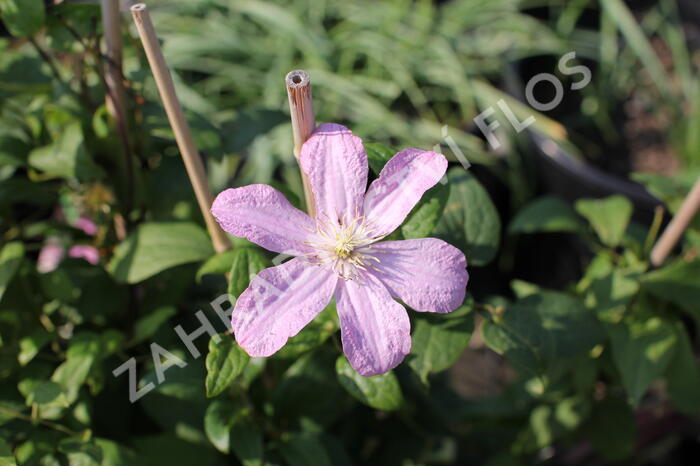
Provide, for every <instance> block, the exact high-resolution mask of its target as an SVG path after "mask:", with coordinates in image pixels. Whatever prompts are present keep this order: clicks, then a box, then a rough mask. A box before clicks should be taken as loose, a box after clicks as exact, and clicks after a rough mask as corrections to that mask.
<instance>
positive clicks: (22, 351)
mask: <svg viewBox="0 0 700 466" xmlns="http://www.w3.org/2000/svg"><path fill="white" fill-rule="evenodd" d="M51 338H52V334H50V333H49V332H47V331H46V330H45V329H44V328H43V327H40V328H37V329H36V330H34V331H33V332H32V333H30V334H29V335H27V336H26V337H23V338H22V339H21V340H20V341H19V354H18V355H17V360H18V361H19V363H20V365H22V366H26V365H27V364H28V363H29V361H31V360H32V359H34V356H36V355H37V353H38V352H39V350H41V348H42V347H43V346H44V345H46V344H47V343H48V342H49V341H51Z"/></svg>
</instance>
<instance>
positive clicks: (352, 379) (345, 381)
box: [335, 356, 403, 411]
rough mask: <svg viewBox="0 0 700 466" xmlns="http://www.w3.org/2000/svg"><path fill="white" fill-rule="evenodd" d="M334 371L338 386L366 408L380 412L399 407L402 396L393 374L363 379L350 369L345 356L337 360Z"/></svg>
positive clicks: (388, 373)
mask: <svg viewBox="0 0 700 466" xmlns="http://www.w3.org/2000/svg"><path fill="white" fill-rule="evenodd" d="M335 370H336V373H337V375H338V381H339V382H340V385H342V386H343V388H344V389H345V390H347V391H348V393H350V394H351V395H352V396H353V397H355V398H356V399H357V400H359V401H360V402H362V403H364V404H366V405H367V406H369V407H371V408H374V409H379V410H382V411H395V410H397V409H399V408H400V407H401V404H402V403H403V395H402V394H401V387H400V386H399V381H398V380H397V379H396V376H395V375H394V373H393V372H391V371H390V372H387V373H386V374H381V375H374V376H372V377H364V376H361V375H360V374H358V373H357V372H356V371H355V369H353V368H352V366H351V365H350V363H349V362H348V360H347V359H346V358H345V356H340V357H339V358H338V360H337V361H336V364H335Z"/></svg>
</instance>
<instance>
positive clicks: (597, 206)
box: [576, 196, 632, 248]
mask: <svg viewBox="0 0 700 466" xmlns="http://www.w3.org/2000/svg"><path fill="white" fill-rule="evenodd" d="M576 210H577V211H578V213H579V214H581V215H583V216H584V217H586V219H587V220H588V221H589V222H590V224H591V226H592V227H593V230H594V231H595V232H596V234H597V235H598V238H600V240H601V241H602V242H603V244H605V245H606V246H610V247H613V248H614V247H616V246H618V245H619V244H620V243H621V242H622V237H623V236H624V234H625V230H626V229H627V224H628V223H629V221H630V217H631V216H632V203H631V202H630V201H629V200H628V199H626V198H625V197H623V196H610V197H608V198H607V199H602V200H591V199H585V200H580V201H578V202H576Z"/></svg>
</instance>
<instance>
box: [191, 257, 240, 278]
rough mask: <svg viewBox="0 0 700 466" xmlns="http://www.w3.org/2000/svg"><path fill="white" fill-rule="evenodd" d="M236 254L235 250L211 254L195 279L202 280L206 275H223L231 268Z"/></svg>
mask: <svg viewBox="0 0 700 466" xmlns="http://www.w3.org/2000/svg"><path fill="white" fill-rule="evenodd" d="M235 256H236V251H235V250H229V251H224V252H222V253H219V254H216V255H214V256H211V257H210V258H209V259H207V261H206V262H205V263H204V264H202V266H201V267H200V268H199V270H197V275H196V277H195V280H197V281H198V282H200V281H201V280H202V277H203V276H204V275H223V274H225V273H226V272H228V271H229V270H231V264H232V263H233V260H234V258H235Z"/></svg>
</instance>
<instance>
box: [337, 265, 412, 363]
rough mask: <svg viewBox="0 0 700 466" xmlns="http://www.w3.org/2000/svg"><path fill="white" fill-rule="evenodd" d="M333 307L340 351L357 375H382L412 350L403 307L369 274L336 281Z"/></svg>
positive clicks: (407, 321)
mask: <svg viewBox="0 0 700 466" xmlns="http://www.w3.org/2000/svg"><path fill="white" fill-rule="evenodd" d="M336 307H337V309H338V317H339V319H340V331H341V338H342V341H343V351H344V352H345V355H346V356H347V357H348V361H350V365H351V366H352V367H353V368H354V369H355V370H356V371H357V372H358V373H359V374H361V375H364V376H370V375H377V374H383V373H385V372H387V371H389V370H391V369H393V368H394V367H396V366H397V365H398V364H399V363H400V362H401V361H402V360H403V358H404V357H405V356H406V355H407V354H408V352H409V351H410V350H411V323H410V321H409V320H408V314H407V313H406V309H404V307H403V306H402V305H401V304H399V303H397V302H396V301H394V300H393V299H392V298H391V296H390V295H389V291H388V290H387V289H386V287H385V286H384V285H383V284H382V283H381V282H380V281H379V280H378V279H377V278H375V277H373V276H372V275H369V274H365V275H363V276H361V277H360V278H358V279H356V280H347V281H341V282H339V285H338V290H337V291H336Z"/></svg>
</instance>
